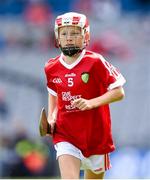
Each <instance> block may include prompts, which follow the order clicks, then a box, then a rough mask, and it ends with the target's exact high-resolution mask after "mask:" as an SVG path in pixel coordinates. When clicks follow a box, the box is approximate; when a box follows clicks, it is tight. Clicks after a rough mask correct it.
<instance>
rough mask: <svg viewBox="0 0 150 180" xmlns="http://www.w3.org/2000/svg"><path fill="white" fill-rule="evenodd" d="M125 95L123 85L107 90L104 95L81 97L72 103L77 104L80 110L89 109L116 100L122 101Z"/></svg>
mask: <svg viewBox="0 0 150 180" xmlns="http://www.w3.org/2000/svg"><path fill="white" fill-rule="evenodd" d="M124 96H125V94H124V90H123V88H122V87H117V88H114V89H112V90H110V91H107V92H106V93H105V94H103V95H102V96H99V97H96V98H93V99H89V100H87V99H84V98H79V99H76V100H74V101H73V102H72V105H74V106H76V107H77V108H79V109H80V110H82V111H84V110H89V109H93V108H97V107H99V106H102V105H106V104H110V103H112V102H115V101H120V100H121V99H123V98H124Z"/></svg>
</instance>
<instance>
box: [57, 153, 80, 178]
mask: <svg viewBox="0 0 150 180" xmlns="http://www.w3.org/2000/svg"><path fill="white" fill-rule="evenodd" d="M58 163H59V168H60V174H61V178H62V179H79V176H80V164H81V161H80V159H78V158H76V157H74V156H72V155H67V154H64V155H61V156H59V157H58Z"/></svg>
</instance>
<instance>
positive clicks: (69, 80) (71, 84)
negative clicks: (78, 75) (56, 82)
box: [68, 77, 74, 87]
mask: <svg viewBox="0 0 150 180" xmlns="http://www.w3.org/2000/svg"><path fill="white" fill-rule="evenodd" d="M73 85H74V83H73V78H72V77H70V78H68V86H69V87H72V86H73Z"/></svg>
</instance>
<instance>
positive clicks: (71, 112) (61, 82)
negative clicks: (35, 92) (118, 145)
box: [45, 50, 125, 157]
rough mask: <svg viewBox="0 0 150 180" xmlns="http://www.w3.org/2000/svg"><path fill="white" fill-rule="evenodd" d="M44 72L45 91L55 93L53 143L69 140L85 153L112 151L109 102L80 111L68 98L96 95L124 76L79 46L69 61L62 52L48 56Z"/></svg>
mask: <svg viewBox="0 0 150 180" xmlns="http://www.w3.org/2000/svg"><path fill="white" fill-rule="evenodd" d="M45 74H46V78H47V88H48V91H49V93H51V94H52V95H54V96H57V97H58V114H57V120H56V131H55V133H54V135H53V141H54V144H55V143H58V142H62V141H67V142H70V143H72V144H73V145H74V146H76V147H78V148H79V149H80V150H81V151H82V153H83V154H84V156H85V157H88V156H90V155H95V154H105V153H109V152H111V151H113V150H114V149H115V146H114V144H113V140H112V133H111V117H110V111H109V105H103V106H100V107H98V108H95V109H91V110H86V111H80V110H79V109H77V108H76V107H74V106H73V105H72V104H71V101H72V100H74V99H77V98H85V99H92V98H96V97H98V96H101V95H103V94H104V93H106V92H107V91H108V90H110V89H113V88H116V87H119V86H122V85H123V84H124V83H125V79H124V77H123V76H122V75H121V74H120V72H119V71H118V70H117V69H116V68H115V67H114V66H112V65H111V64H110V63H109V62H107V61H106V60H105V59H104V58H103V57H102V56H101V55H100V54H97V53H94V52H91V51H87V50H83V51H82V53H81V55H80V56H79V57H78V59H77V60H76V61H75V62H74V63H72V64H71V65H68V64H66V63H65V62H64V61H63V54H61V55H60V56H58V57H56V58H54V59H50V60H49V61H48V63H46V65H45Z"/></svg>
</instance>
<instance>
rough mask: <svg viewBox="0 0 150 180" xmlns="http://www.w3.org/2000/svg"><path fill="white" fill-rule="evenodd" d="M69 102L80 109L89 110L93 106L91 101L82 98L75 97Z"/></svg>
mask: <svg viewBox="0 0 150 180" xmlns="http://www.w3.org/2000/svg"><path fill="white" fill-rule="evenodd" d="M71 104H72V105H73V106H75V107H77V108H78V109H80V110H81V111H85V110H90V109H92V108H93V106H92V101H91V100H87V99H83V98H79V99H75V100H73V101H72V102H71Z"/></svg>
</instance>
